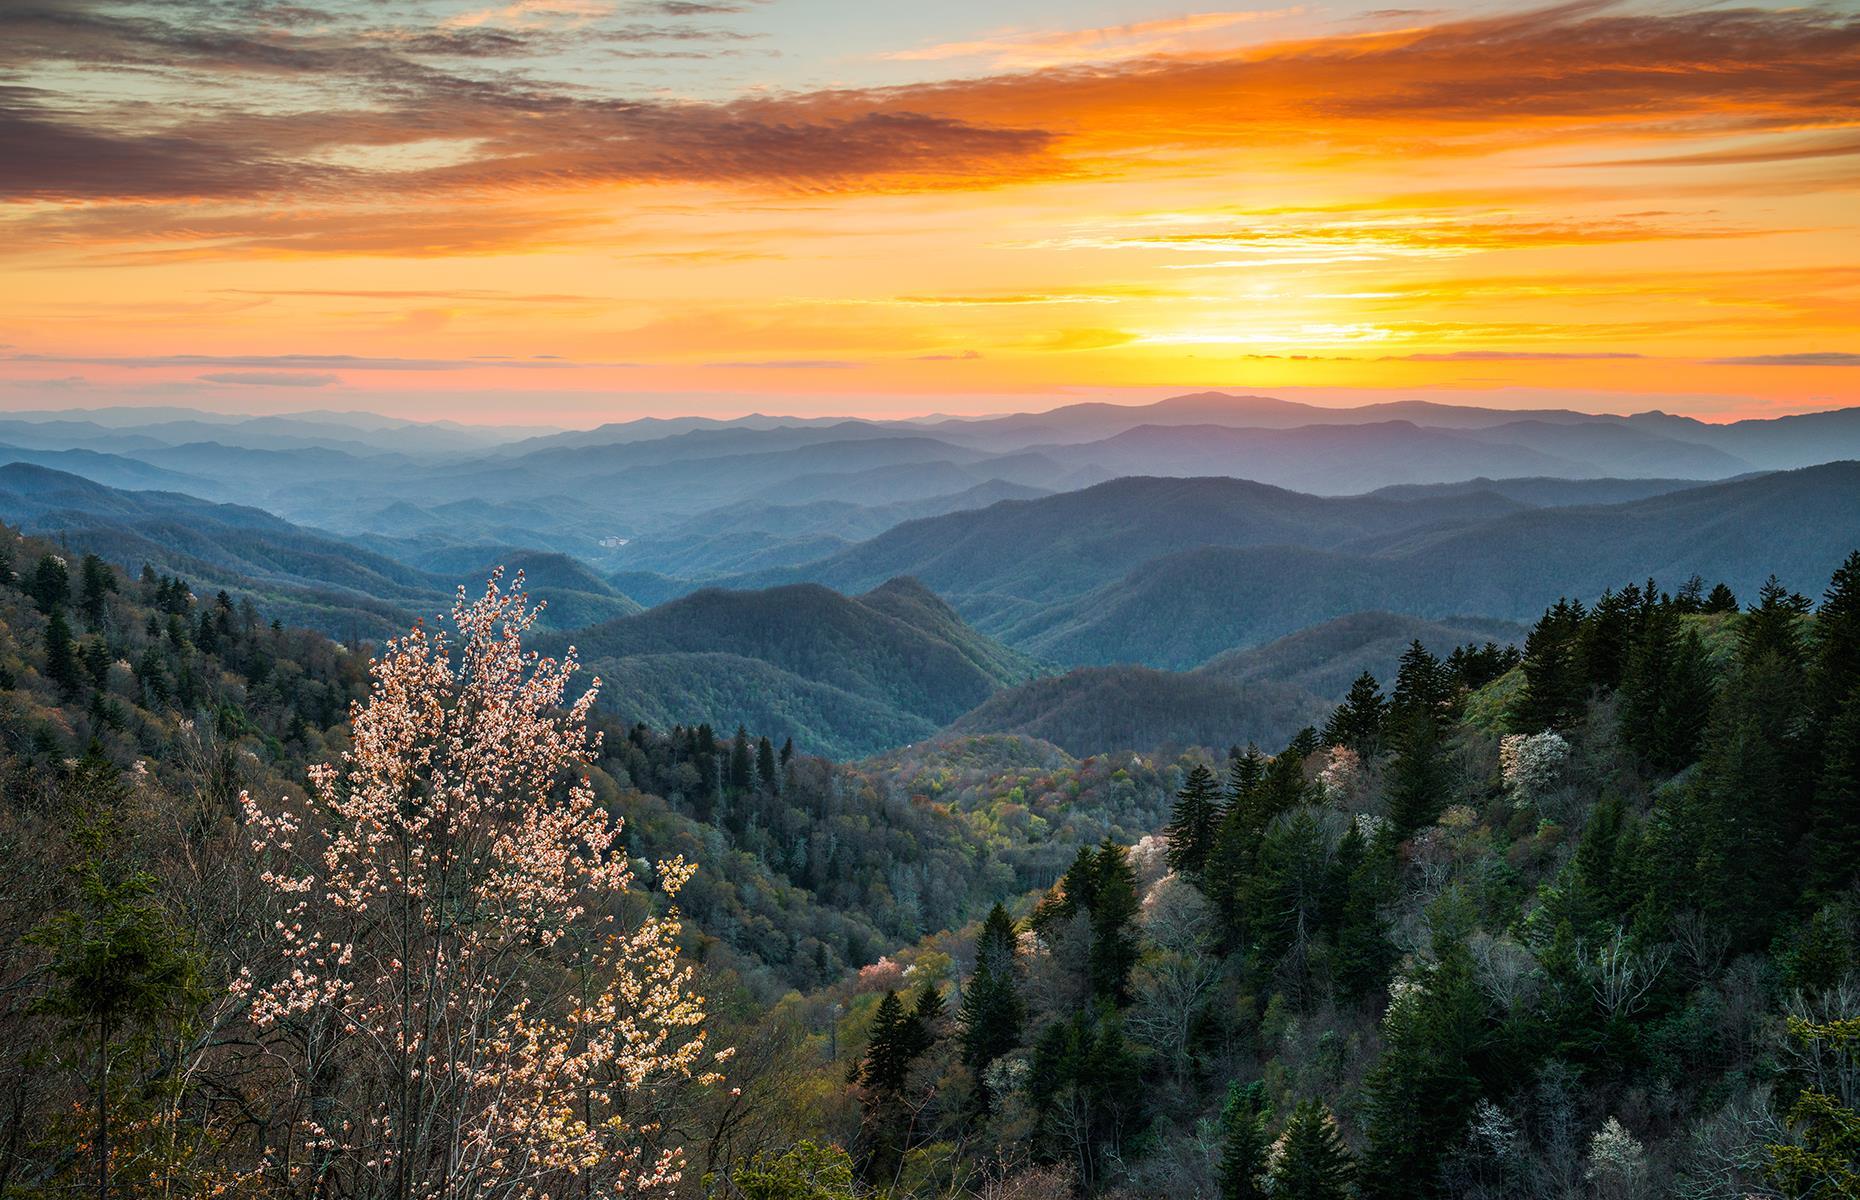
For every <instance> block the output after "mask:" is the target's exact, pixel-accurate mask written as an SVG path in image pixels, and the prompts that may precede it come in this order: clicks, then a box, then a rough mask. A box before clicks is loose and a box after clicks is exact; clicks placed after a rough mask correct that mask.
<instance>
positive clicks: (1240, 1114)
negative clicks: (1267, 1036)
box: [1214, 1083, 1269, 1200]
mask: <svg viewBox="0 0 1860 1200" xmlns="http://www.w3.org/2000/svg"><path fill="white" fill-rule="evenodd" d="M1263 1104H1264V1089H1263V1088H1262V1087H1261V1086H1260V1085H1259V1084H1257V1083H1254V1084H1250V1085H1248V1086H1247V1087H1241V1086H1240V1085H1239V1084H1238V1083H1233V1084H1229V1085H1228V1088H1227V1102H1226V1104H1225V1105H1223V1106H1222V1108H1221V1158H1220V1162H1218V1163H1217V1164H1216V1165H1215V1168H1214V1178H1215V1183H1216V1185H1217V1186H1218V1187H1219V1189H1220V1190H1219V1191H1218V1192H1217V1193H1216V1195H1218V1196H1219V1197H1220V1200H1266V1197H1267V1196H1268V1195H1269V1193H1268V1192H1267V1191H1266V1187H1265V1176H1266V1114H1265V1113H1264V1112H1262V1111H1261V1109H1262V1106H1263Z"/></svg>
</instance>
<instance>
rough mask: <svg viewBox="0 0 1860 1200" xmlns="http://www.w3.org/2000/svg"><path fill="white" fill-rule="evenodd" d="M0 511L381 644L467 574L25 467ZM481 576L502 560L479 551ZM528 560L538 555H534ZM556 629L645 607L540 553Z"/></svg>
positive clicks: (260, 517) (4, 487) (11, 469)
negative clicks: (553, 604) (554, 607)
mask: <svg viewBox="0 0 1860 1200" xmlns="http://www.w3.org/2000/svg"><path fill="white" fill-rule="evenodd" d="M0 515H4V517H5V518H6V520H8V521H9V522H11V523H13V524H14V525H16V526H18V527H20V528H22V529H25V530H27V531H28V532H36V533H44V534H47V535H55V536H57V537H58V538H59V540H60V542H61V543H62V544H64V545H66V546H69V547H71V548H74V549H75V550H77V551H79V552H88V553H94V554H97V555H99V556H101V557H102V558H104V559H106V560H107V561H110V562H113V563H116V564H117V565H118V566H122V567H126V568H129V569H135V568H137V567H139V566H140V565H141V564H143V563H149V564H152V565H154V566H155V567H157V568H158V569H160V570H163V571H166V572H169V573H171V574H177V575H185V576H186V577H188V578H189V579H192V580H195V581H197V582H198V583H200V584H203V585H204V586H207V587H209V588H212V589H214V590H221V589H224V590H226V591H227V592H229V593H231V594H232V595H233V596H234V597H235V598H250V599H251V600H253V601H254V602H255V603H258V604H261V605H262V606H263V607H264V609H265V611H266V612H267V613H270V614H272V615H273V616H274V617H275V618H277V619H280V620H283V621H284V622H285V623H287V624H291V625H301V626H306V627H310V628H315V629H321V630H323V631H324V632H326V633H329V634H330V635H332V636H335V637H341V638H350V639H353V638H376V637H383V636H389V635H392V634H394V633H396V632H398V631H399V630H401V629H404V628H405V627H406V626H407V625H408V624H409V623H410V622H411V621H412V620H413V619H415V618H416V617H420V616H431V615H432V614H434V613H436V612H438V611H439V610H440V609H441V608H444V607H445V606H446V605H447V604H448V603H450V600H451V596H452V591H453V589H454V588H455V587H456V586H457V583H458V580H459V579H460V578H462V577H463V576H461V575H458V574H454V573H451V572H446V573H443V574H442V573H439V572H438V570H433V571H429V570H425V569H421V568H418V567H413V566H409V565H407V564H406V563H405V562H402V561H400V560H399V559H396V558H393V557H389V556H387V555H384V554H380V553H377V552H375V551H372V550H367V549H363V548H361V547H359V546H357V545H355V544H353V543H350V542H347V541H344V540H342V539H341V538H337V537H333V536H330V535H328V534H325V533H321V532H319V531H317V530H313V529H307V528H304V527H303V526H299V525H293V524H292V523H290V522H289V521H286V520H283V519H282V518H279V517H275V516H273V515H271V514H270V513H268V512H265V511H263V510H260V509H256V508H247V507H243V506H239V505H233V504H214V503H211V502H209V501H205V500H200V499H196V498H195V497H193V496H190V495H183V494H180V493H176V492H161V491H122V490H118V489H116V488H109V487H105V486H103V485H102V484H97V483H92V482H90V481H89V480H87V479H81V478H79V477H77V476H75V475H70V474H66V473H64V472H61V471H53V470H49V469H47V468H43V467H36V466H32V465H28V464H24V463H14V464H10V465H6V466H0ZM467 557H468V559H470V560H476V561H474V562H473V566H472V568H471V572H470V573H471V574H475V575H479V576H482V574H483V572H484V569H485V568H487V567H489V566H495V565H499V562H498V560H494V559H491V558H488V557H483V558H481V557H480V554H479V553H472V554H469V555H468V556H467ZM525 557H526V558H528V557H531V556H525ZM524 565H535V566H538V567H541V568H543V570H542V571H541V572H540V574H541V575H542V576H543V578H542V579H541V580H539V586H538V588H537V591H538V593H539V594H540V595H541V596H542V597H543V598H545V599H550V600H553V601H554V602H556V604H557V612H556V613H555V614H553V615H552V616H551V617H550V618H549V623H551V624H552V625H554V626H556V627H558V628H574V627H576V626H579V625H582V624H586V623H588V622H589V621H594V620H605V619H608V618H610V617H613V616H616V615H619V614H623V613H626V612H630V611H634V610H636V609H637V607H638V606H637V605H635V604H634V603H633V602H632V601H631V600H629V599H627V598H626V597H625V596H623V595H621V594H620V593H619V592H618V591H617V590H616V589H615V588H613V587H612V585H610V584H608V583H606V582H605V581H604V580H601V579H599V578H598V577H597V576H594V575H593V574H592V573H591V572H587V571H586V570H585V569H582V568H579V567H577V565H576V564H573V563H572V562H570V561H568V560H565V559H562V558H561V556H549V555H535V556H533V562H530V563H525V564H524Z"/></svg>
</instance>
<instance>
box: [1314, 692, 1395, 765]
mask: <svg viewBox="0 0 1860 1200" xmlns="http://www.w3.org/2000/svg"><path fill="white" fill-rule="evenodd" d="M1384 708H1385V702H1384V700H1383V698H1382V689H1381V688H1380V687H1378V686H1377V684H1376V677H1375V676H1374V675H1371V674H1370V673H1369V672H1368V671H1364V672H1363V673H1362V674H1361V675H1358V676H1357V677H1356V682H1355V683H1352V684H1351V685H1350V692H1349V695H1347V696H1345V697H1344V699H1343V703H1342V704H1341V705H1339V706H1338V707H1337V710H1336V711H1335V712H1333V713H1332V714H1331V716H1330V720H1329V721H1327V722H1326V723H1325V725H1324V744H1325V745H1327V746H1347V747H1349V748H1350V749H1352V750H1354V751H1356V752H1357V754H1359V755H1361V756H1362V757H1363V758H1364V759H1370V758H1374V757H1375V755H1376V751H1377V750H1378V749H1379V748H1380V746H1381V740H1382V718H1383V710H1384Z"/></svg>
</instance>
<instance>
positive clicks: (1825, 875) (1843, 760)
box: [1808, 684, 1860, 896]
mask: <svg viewBox="0 0 1860 1200" xmlns="http://www.w3.org/2000/svg"><path fill="white" fill-rule="evenodd" d="M1824 745H1825V746H1826V751H1825V754H1824V757H1823V759H1822V765H1821V773H1820V775H1819V776H1818V777H1817V778H1816V780H1815V802H1814V809H1813V812H1812V813H1811V815H1810V828H1809V842H1808V845H1809V852H1808V861H1809V881H1808V882H1809V894H1810V895H1812V896H1834V895H1837V894H1839V893H1841V892H1843V891H1845V890H1847V889H1848V888H1850V887H1852V886H1853V884H1854V881H1855V877H1856V874H1860V684H1857V685H1855V687H1854V690H1853V692H1852V694H1850V695H1849V696H1848V698H1847V703H1846V704H1844V705H1842V706H1841V708H1840V710H1839V711H1838V712H1837V713H1836V714H1835V717H1834V720H1833V721H1832V722H1831V723H1830V724H1829V725H1828V727H1827V730H1826V731H1825V735H1824Z"/></svg>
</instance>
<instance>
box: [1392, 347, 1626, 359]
mask: <svg viewBox="0 0 1860 1200" xmlns="http://www.w3.org/2000/svg"><path fill="white" fill-rule="evenodd" d="M1645 357H1647V356H1646V355H1644V354H1631V353H1626V352H1623V351H1599V350H1598V351H1584V350H1452V351H1446V352H1443V353H1438V354H1395V355H1388V356H1386V357H1385V358H1384V360H1383V361H1385V362H1564V361H1568V362H1589V361H1596V360H1609V359H1623V358H1645Z"/></svg>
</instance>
